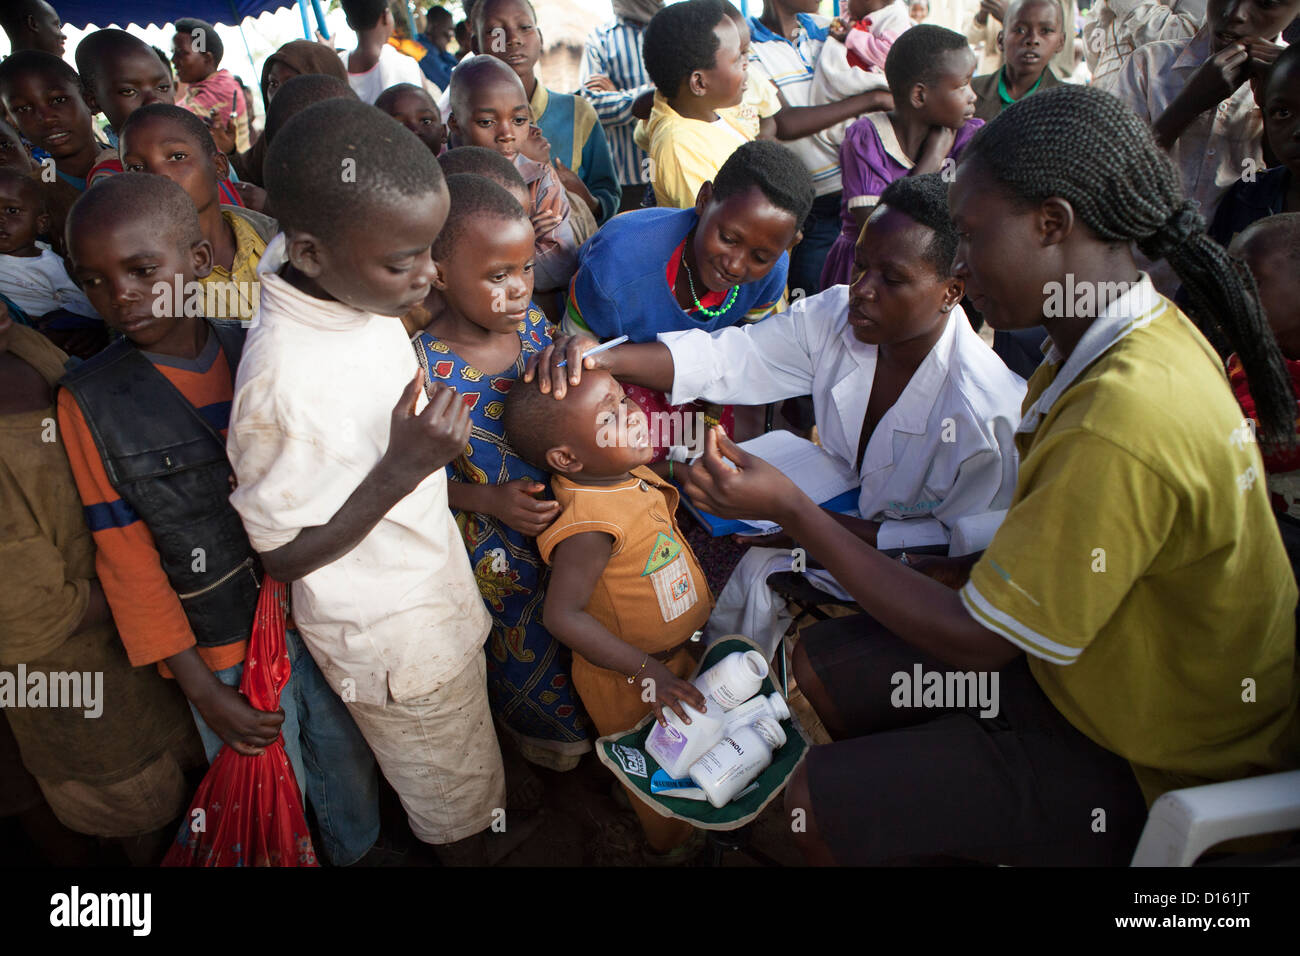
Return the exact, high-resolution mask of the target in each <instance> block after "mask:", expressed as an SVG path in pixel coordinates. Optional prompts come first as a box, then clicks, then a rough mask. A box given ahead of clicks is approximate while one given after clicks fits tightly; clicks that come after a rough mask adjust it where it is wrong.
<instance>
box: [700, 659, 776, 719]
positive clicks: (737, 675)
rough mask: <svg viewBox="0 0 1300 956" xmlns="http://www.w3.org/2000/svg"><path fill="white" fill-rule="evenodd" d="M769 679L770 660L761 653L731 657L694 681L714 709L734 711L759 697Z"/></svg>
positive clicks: (721, 661) (719, 662)
mask: <svg viewBox="0 0 1300 956" xmlns="http://www.w3.org/2000/svg"><path fill="white" fill-rule="evenodd" d="M766 676H767V661H766V660H764V659H763V655H762V654H760V653H759V652H758V651H736V652H735V653H733V654H728V655H727V656H726V657H724V658H723V659H722V660H720V661H718V663H716V664H714V665H713V666H712V667H710V668H709V669H708V670H706V671H705V672H704V673H703V674H700V675H699V676H698V677H696V678H695V680H694V681H693V682H692V683H694V684H695V686H696V687H698V688H699V689H700V693H701V694H703V695H704V696H705V697H707V698H708V699H709V705H710V709H712V708H713V707H714V706H715V705H716V707H717V708H718V710H723V711H726V710H731V709H732V708H733V707H739V706H740V705H741V704H743V703H744V702H745V701H747V700H749V698H751V697H753V696H754V695H755V694H757V693H758V692H759V690H760V688H762V686H763V678H764V677H766Z"/></svg>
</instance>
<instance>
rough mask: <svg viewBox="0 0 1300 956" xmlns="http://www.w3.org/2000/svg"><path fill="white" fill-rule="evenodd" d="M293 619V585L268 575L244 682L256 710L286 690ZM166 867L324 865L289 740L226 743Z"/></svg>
mask: <svg viewBox="0 0 1300 956" xmlns="http://www.w3.org/2000/svg"><path fill="white" fill-rule="evenodd" d="M287 616H288V589H287V588H286V587H285V585H284V584H283V583H281V582H279V581H274V580H272V579H271V578H270V577H264V578H263V579H262V593H261V595H260V596H259V598H258V600H257V616H256V618H254V620H253V634H252V637H251V638H250V639H249V642H248V655H247V656H246V657H245V659H244V676H243V679H242V680H241V681H240V682H239V690H240V692H241V693H242V694H243V695H244V696H245V697H247V698H248V702H249V703H250V704H251V705H253V706H254V707H256V708H257V709H258V710H276V709H278V708H279V706H280V691H282V690H283V689H284V685H285V684H287V683H289V673H290V668H289V651H288V647H287V645H286V644H285V638H284V624H285V618H286V617H287ZM196 811H198V812H196ZM162 865H163V866H317V865H318V864H317V862H316V851H315V850H314V849H313V848H312V844H311V834H310V833H309V832H308V831H307V820H306V818H305V817H304V815H303V810H302V799H301V797H300V796H299V791H298V781H297V780H296V779H295V778H294V775H293V766H292V764H290V763H289V757H288V756H287V755H286V754H285V752H284V738H283V737H277V738H276V740H275V743H273V744H271V746H269V747H267V748H266V749H265V750H264V751H263V752H262V753H261V754H259V755H258V756H256V757H244V756H241V755H240V754H237V753H236V752H235V751H233V750H232V749H230V747H229V746H226V747H222V748H221V752H220V753H218V754H217V759H216V760H214V761H212V766H211V767H209V768H208V773H207V775H206V776H205V777H204V778H203V783H201V784H200V785H199V791H198V793H197V794H195V796H194V802H193V803H191V804H190V812H189V813H188V814H187V815H186V818H185V820H184V821H182V823H181V830H180V833H178V834H177V837H176V842H175V843H174V844H173V845H172V848H171V849H170V850H168V851H167V856H166V857H165V858H164V859H163V862H162Z"/></svg>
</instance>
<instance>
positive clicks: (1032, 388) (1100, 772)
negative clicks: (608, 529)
mask: <svg viewBox="0 0 1300 956" xmlns="http://www.w3.org/2000/svg"><path fill="white" fill-rule="evenodd" d="M949 205H950V208H951V210H952V213H953V219H954V221H955V223H956V225H957V228H958V232H959V235H960V243H959V246H958V250H957V257H956V261H955V263H954V275H956V276H958V277H960V278H963V279H965V281H966V292H967V294H968V295H970V296H971V298H972V300H973V301H974V303H975V304H976V306H977V307H978V308H979V309H980V310H981V311H982V312H983V314H984V316H985V317H986V318H987V319H988V321H989V323H990V324H991V325H992V326H993V327H995V328H998V329H1018V328H1025V327H1028V326H1032V325H1036V324H1039V323H1041V324H1043V325H1045V326H1046V327H1047V329H1048V332H1049V335H1050V350H1049V351H1048V352H1047V355H1046V358H1045V361H1044V362H1043V364H1042V365H1041V366H1040V367H1039V369H1038V371H1037V372H1036V373H1035V374H1034V376H1033V378H1031V380H1030V382H1029V387H1028V394H1027V395H1026V397H1025V405H1024V420H1023V423H1022V425H1021V427H1020V430H1019V432H1018V434H1017V435H1016V443H1017V446H1018V449H1019V452H1020V455H1021V466H1020V476H1019V481H1018V484H1017V488H1016V492H1015V496H1014V498H1013V501H1012V504H1011V507H1010V509H1009V511H1008V512H1007V515H1006V518H1005V520H1004V522H1003V524H1002V525H1001V528H1000V529H999V531H998V532H997V534H996V536H995V537H994V539H993V541H992V543H991V544H990V545H989V547H988V549H987V551H985V552H984V553H983V555H982V556H981V557H979V559H978V560H977V561H976V562H975V563H974V566H973V568H971V569H970V574H969V580H968V581H967V582H966V583H965V584H964V586H962V587H961V590H960V591H959V592H958V591H954V590H951V589H949V588H945V587H943V586H942V585H941V584H939V583H937V582H936V581H935V580H932V579H930V578H928V577H926V576H925V575H923V574H918V573H916V571H915V570H914V569H911V568H908V567H904V566H902V565H900V563H898V562H896V561H891V560H890V559H888V558H886V557H884V556H883V555H881V554H879V553H878V552H876V551H875V550H874V549H872V548H870V547H868V546H867V545H865V544H864V543H863V542H861V541H860V540H858V539H855V538H854V537H853V535H852V534H850V533H849V532H847V531H846V530H844V528H843V527H842V526H841V525H839V524H838V523H836V522H834V521H832V520H830V519H829V518H828V517H827V516H826V515H825V513H824V512H822V511H821V509H819V508H817V507H816V505H815V504H813V503H812V502H811V501H809V500H808V498H807V496H805V495H803V494H802V493H801V492H800V491H799V490H798V489H797V488H795V487H794V486H793V485H792V484H791V482H790V481H789V480H788V479H786V478H785V477H784V476H783V475H781V474H780V473H779V472H777V471H776V470H775V469H773V468H772V467H771V466H769V465H767V464H765V463H764V462H762V461H761V460H759V459H755V458H753V457H751V456H749V455H746V454H745V453H744V452H742V451H740V450H739V449H737V448H736V447H735V446H734V445H733V444H732V443H731V442H730V441H729V440H727V439H726V438H725V437H720V436H718V435H717V433H716V432H714V433H712V434H711V435H710V438H709V439H708V444H707V447H708V451H707V452H706V455H705V458H704V461H703V463H702V465H697V466H695V467H694V468H692V469H691V470H690V473H689V475H688V477H687V479H686V480H685V481H684V482H683V484H684V485H686V487H687V490H688V491H689V492H690V493H691V494H692V497H693V498H694V499H695V501H696V502H697V503H698V504H699V505H701V506H703V507H705V508H707V509H708V510H709V511H712V512H714V513H716V514H720V515H727V516H734V517H747V518H768V519H771V520H774V521H777V522H779V523H780V524H781V525H783V526H784V528H785V529H786V531H788V532H789V533H790V534H791V535H792V536H793V537H794V538H795V540H796V541H798V542H799V544H800V545H801V546H802V547H804V548H806V549H807V551H808V553H809V555H810V556H811V557H815V558H817V559H818V560H820V561H821V562H822V563H823V564H824V565H825V567H826V569H827V570H828V571H829V572H831V573H832V574H833V575H834V576H835V578H836V580H838V581H840V582H841V583H842V584H843V586H844V587H845V589H846V590H848V592H849V593H850V594H852V595H853V596H854V598H856V599H857V601H858V602H859V603H860V604H861V605H862V607H863V608H864V610H865V611H867V612H868V614H869V615H870V617H869V618H862V617H859V618H849V619H841V620H840V621H832V622H827V623H826V624H823V625H819V626H818V627H816V628H813V629H810V630H809V631H805V638H804V641H803V642H802V643H801V646H800V648H799V651H798V653H797V654H796V657H795V671H796V675H797V677H798V681H799V685H800V688H801V689H802V690H803V692H804V693H805V695H806V696H807V697H808V699H809V701H810V702H811V703H812V704H813V706H814V707H816V709H817V710H818V713H819V714H820V716H821V717H822V718H823V720H824V721H825V723H826V726H827V728H828V729H829V730H830V731H831V733H832V736H833V737H835V738H836V741H837V742H835V743H832V744H829V745H827V746H822V747H815V748H813V749H812V751H811V752H810V754H809V757H808V760H807V761H806V762H805V764H804V765H803V766H802V767H801V768H800V770H799V771H798V773H797V774H796V775H795V777H794V778H793V779H792V781H791V786H790V787H789V789H788V791H787V808H788V809H789V810H791V811H795V810H802V811H804V813H803V815H802V816H803V818H804V820H805V823H806V831H805V832H803V833H802V834H800V839H801V840H802V844H803V849H804V851H805V855H806V856H807V858H808V859H809V861H810V862H826V863H830V862H834V863H841V864H869V863H885V862H917V861H922V860H936V859H953V858H963V859H976V860H982V861H985V862H995V863H1112V864H1122V863H1126V862H1127V860H1128V859H1129V857H1130V856H1131V854H1132V851H1133V848H1134V846H1135V845H1136V841H1137V837H1138V834H1139V833H1140V830H1141V827H1142V825H1143V823H1144V821H1145V816H1146V810H1147V807H1148V806H1149V804H1150V802H1151V801H1153V800H1154V799H1155V798H1156V797H1157V796H1159V795H1160V794H1161V793H1163V792H1165V791H1167V790H1170V789H1174V788H1177V787H1183V786H1189V785H1195V784H1199V783H1206V782H1210V781H1218V780H1228V779H1234V778H1238V777H1244V776H1249V775H1252V774H1258V773H1265V772H1270V771H1275V770H1283V769H1287V768H1290V767H1294V766H1296V763H1297V755H1298V753H1300V728H1298V726H1297V720H1296V693H1297V680H1296V647H1295V623H1294V613H1295V608H1296V587H1295V583H1294V580H1293V578H1292V573H1291V569H1290V567H1289V565H1288V562H1287V557H1286V553H1285V551H1284V550H1283V547H1282V542H1281V539H1280V537H1279V535H1278V532H1277V529H1276V525H1275V524H1274V521H1273V517H1272V515H1271V513H1270V511H1269V503H1268V495H1267V491H1266V489H1265V486H1264V475H1263V464H1262V461H1261V457H1260V453H1259V449H1258V446H1257V445H1256V444H1255V435H1254V432H1253V430H1252V429H1251V428H1250V427H1249V424H1248V423H1247V424H1246V425H1243V422H1242V417H1241V412H1240V410H1239V409H1238V407H1237V406H1236V404H1235V402H1234V401H1233V397H1232V393H1231V391H1230V390H1229V387H1228V383H1227V380H1226V377H1225V375H1224V372H1223V367H1222V364H1221V362H1220V360H1219V358H1218V356H1217V355H1216V354H1215V352H1214V350H1213V349H1212V348H1211V346H1210V344H1209V343H1208V342H1207V341H1206V338H1205V337H1204V336H1203V335H1202V332H1203V333H1205V335H1208V337H1209V338H1210V340H1211V341H1215V342H1216V343H1224V342H1225V340H1226V343H1225V344H1226V345H1228V346H1230V347H1231V348H1233V349H1237V350H1241V349H1245V350H1246V351H1247V353H1248V354H1249V359H1248V361H1247V363H1246V366H1247V374H1248V376H1249V378H1250V381H1251V391H1252V394H1255V395H1260V396H1267V397H1266V398H1264V399H1263V401H1262V402H1261V415H1260V418H1261V421H1262V423H1263V426H1262V428H1261V432H1262V433H1261V435H1260V436H1259V440H1261V441H1269V442H1275V443H1280V444H1287V443H1290V442H1293V441H1294V440H1295V431H1294V430H1295V419H1294V398H1293V397H1292V395H1291V391H1290V385H1289V381H1288V380H1287V378H1286V374H1285V371H1284V367H1283V364H1282V361H1281V357H1280V355H1279V353H1278V351H1277V347H1276V344H1275V343H1274V341H1273V337H1272V335H1271V333H1270V332H1269V330H1268V327H1267V325H1266V323H1265V321H1264V317H1263V314H1262V311H1261V309H1260V306H1259V303H1258V301H1257V299H1256V297H1255V294H1254V286H1253V282H1252V281H1251V280H1250V278H1249V276H1248V274H1246V272H1245V270H1244V268H1242V267H1240V266H1238V265H1237V264H1235V263H1233V262H1231V260H1229V259H1228V258H1227V256H1226V254H1225V253H1224V252H1223V250H1222V249H1221V248H1220V247H1218V246H1217V245H1215V244H1214V243H1213V242H1211V241H1210V240H1209V239H1208V238H1207V237H1206V236H1205V234H1204V223H1203V221H1202V220H1201V218H1200V216H1199V215H1198V214H1197V213H1196V211H1195V207H1194V206H1193V205H1191V204H1189V203H1187V202H1186V201H1185V200H1184V199H1183V196H1182V190H1181V187H1180V185H1179V180H1178V175H1177V172H1176V171H1175V169H1174V167H1173V166H1172V165H1171V164H1170V162H1169V160H1168V159H1167V158H1166V156H1165V155H1164V154H1163V153H1162V152H1161V151H1160V150H1159V149H1158V148H1157V147H1156V145H1155V143H1154V141H1153V140H1152V138H1151V135H1150V133H1149V132H1148V130H1147V129H1146V128H1145V127H1144V126H1143V125H1142V124H1141V122H1140V121H1139V120H1138V119H1137V117H1136V116H1134V115H1133V114H1132V113H1131V112H1130V111H1129V110H1127V109H1126V108H1125V107H1124V106H1123V105H1122V104H1120V103H1119V102H1118V101H1117V100H1114V99H1113V98H1112V97H1110V96H1109V95H1108V94H1106V93H1104V92H1101V91H1097V90H1091V89H1088V88H1084V87H1076V86H1066V87H1061V88H1058V89H1053V90H1047V91H1044V92H1041V93H1039V94H1036V95H1035V96H1033V97H1029V98H1027V99H1025V100H1023V101H1022V102H1019V103H1016V104H1015V105H1013V106H1011V107H1009V108H1008V109H1007V110H1006V111H1005V112H1004V113H1002V114H1001V115H1000V116H999V117H998V118H997V119H995V120H994V121H993V122H992V123H990V124H989V126H988V127H987V128H986V130H985V131H984V132H983V133H982V134H981V136H980V137H979V138H977V139H976V140H975V141H974V142H973V143H972V144H971V146H970V147H968V149H967V151H966V153H965V155H964V156H963V159H962V163H961V166H960V167H959V170H958V173H957V177H956V181H955V183H954V184H953V186H952V187H951V190H950V193H949ZM1133 242H1136V244H1137V245H1138V247H1139V248H1140V249H1141V250H1142V251H1143V252H1144V253H1146V254H1147V255H1148V256H1150V257H1152V258H1161V257H1163V258H1167V259H1168V260H1169V262H1170V264H1171V265H1172V266H1173V267H1174V269H1175V270H1176V271H1177V272H1178V274H1179V276H1180V278H1181V279H1182V281H1183V283H1184V288H1185V290H1186V292H1187V294H1188V300H1189V302H1190V303H1191V306H1190V308H1191V310H1192V312H1193V314H1194V317H1195V319H1196V321H1197V325H1193V323H1192V321H1190V320H1189V319H1188V317H1187V316H1185V315H1184V314H1183V313H1181V312H1180V311H1179V310H1178V309H1177V308H1176V307H1175V306H1174V305H1173V304H1172V303H1170V302H1169V301H1168V300H1166V299H1163V298H1161V297H1160V296H1159V295H1158V294H1156V293H1155V292H1154V290H1153V289H1152V287H1151V284H1150V282H1149V280H1148V279H1147V278H1146V276H1145V275H1143V274H1142V273H1140V272H1139V271H1138V269H1137V266H1136V265H1135V264H1134V261H1133V255H1132V252H1131V243H1133ZM1198 326H1199V328H1200V330H1201V331H1199V332H1198V330H1197V329H1198ZM572 366H573V363H572V362H570V369H572ZM724 457H725V458H727V459H730V461H731V463H733V464H734V465H735V466H736V469H738V470H732V468H731V467H730V466H729V465H727V464H724V462H723V461H722V459H723V458H724ZM944 571H945V572H951V571H952V568H951V567H947V568H944Z"/></svg>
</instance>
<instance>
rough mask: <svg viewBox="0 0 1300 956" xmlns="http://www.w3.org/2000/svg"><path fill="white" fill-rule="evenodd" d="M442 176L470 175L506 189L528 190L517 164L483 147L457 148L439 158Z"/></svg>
mask: <svg viewBox="0 0 1300 956" xmlns="http://www.w3.org/2000/svg"><path fill="white" fill-rule="evenodd" d="M438 165H439V166H441V167H442V174H443V175H444V176H446V177H447V178H448V179H450V178H451V177H452V176H457V175H461V174H463V173H469V174H471V175H474V176H483V177H485V178H487V179H490V180H492V181H493V182H494V183H496V184H497V185H498V186H501V187H503V188H505V189H527V188H528V185H527V183H525V182H524V177H523V176H521V175H519V170H518V169H516V168H515V164H514V163H512V162H510V160H508V159H506V158H505V157H504V156H502V155H501V154H500V153H498V152H497V151H496V150H494V149H485V148H484V147H482V146H457V147H456V148H455V149H449V150H447V152H445V153H443V154H442V155H441V156H439V157H438Z"/></svg>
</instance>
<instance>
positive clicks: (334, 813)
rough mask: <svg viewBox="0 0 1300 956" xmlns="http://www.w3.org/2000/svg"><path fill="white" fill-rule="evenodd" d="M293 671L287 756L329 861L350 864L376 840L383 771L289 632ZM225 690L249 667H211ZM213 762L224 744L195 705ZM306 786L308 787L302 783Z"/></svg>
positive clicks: (284, 730) (287, 702)
mask: <svg viewBox="0 0 1300 956" xmlns="http://www.w3.org/2000/svg"><path fill="white" fill-rule="evenodd" d="M285 639H286V643H287V644H288V647H289V662H290V664H291V666H292V668H293V672H292V674H291V675H290V677H289V683H288V684H286V685H285V687H284V690H283V691H281V693H280V706H281V707H283V708H284V724H283V725H282V726H281V728H280V732H281V734H282V735H283V737H284V749H285V753H286V754H287V755H288V757H289V762H290V763H291V764H292V765H293V772H294V776H295V777H297V778H298V789H299V791H300V792H303V793H305V796H306V799H307V800H309V801H310V802H311V806H312V809H313V810H314V811H315V813H316V822H317V824H318V825H319V827H320V837H321V843H322V844H323V846H322V847H321V849H322V850H323V851H324V853H325V856H326V858H327V859H328V860H329V861H330V863H332V864H334V865H335V866H348V865H349V864H352V863H355V862H356V861H357V860H359V859H361V858H362V857H363V856H365V855H366V851H368V850H369V849H370V848H371V847H372V846H374V843H375V840H377V839H378V838H379V773H378V770H377V769H376V767H375V758H374V755H373V754H372V753H371V752H370V748H369V747H368V746H366V741H365V738H364V737H362V736H361V731H359V730H357V725H356V724H355V723H353V721H352V715H351V714H349V713H348V709H347V707H346V706H345V705H344V703H343V701H342V700H340V699H339V696H338V694H336V693H334V691H333V690H332V689H331V688H330V686H329V684H327V683H326V682H325V677H324V676H323V675H322V674H321V672H320V668H318V667H317V666H316V662H315V661H314V660H312V658H311V654H309V653H308V651H307V646H306V645H305V644H303V642H302V638H301V637H299V636H298V632H297V631H296V630H294V629H292V628H290V629H289V630H288V631H287V632H286V634H285ZM213 673H214V674H215V675H216V678H217V680H219V681H221V683H223V684H225V685H226V686H228V687H238V686H239V681H240V678H241V677H243V674H244V665H243V664H242V663H241V664H236V665H234V666H233V667H227V668H226V669H225V670H219V671H214V672H213ZM190 711H191V712H192V713H193V714H194V723H195V724H196V725H197V726H198V729H199V736H200V737H201V738H202V740H203V749H204V751H205V752H206V753H207V756H208V762H209V763H211V762H212V761H213V760H214V759H215V758H216V756H217V752H218V751H220V750H221V747H222V744H223V741H222V739H221V738H220V737H218V736H217V735H216V733H215V732H213V730H212V729H211V728H210V727H208V725H207V723H206V722H204V720H203V718H202V717H201V716H200V715H199V712H198V711H197V710H195V709H194V705H193V704H191V705H190ZM304 780H305V781H306V782H307V785H306V786H305V787H304V786H303V781H304Z"/></svg>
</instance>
